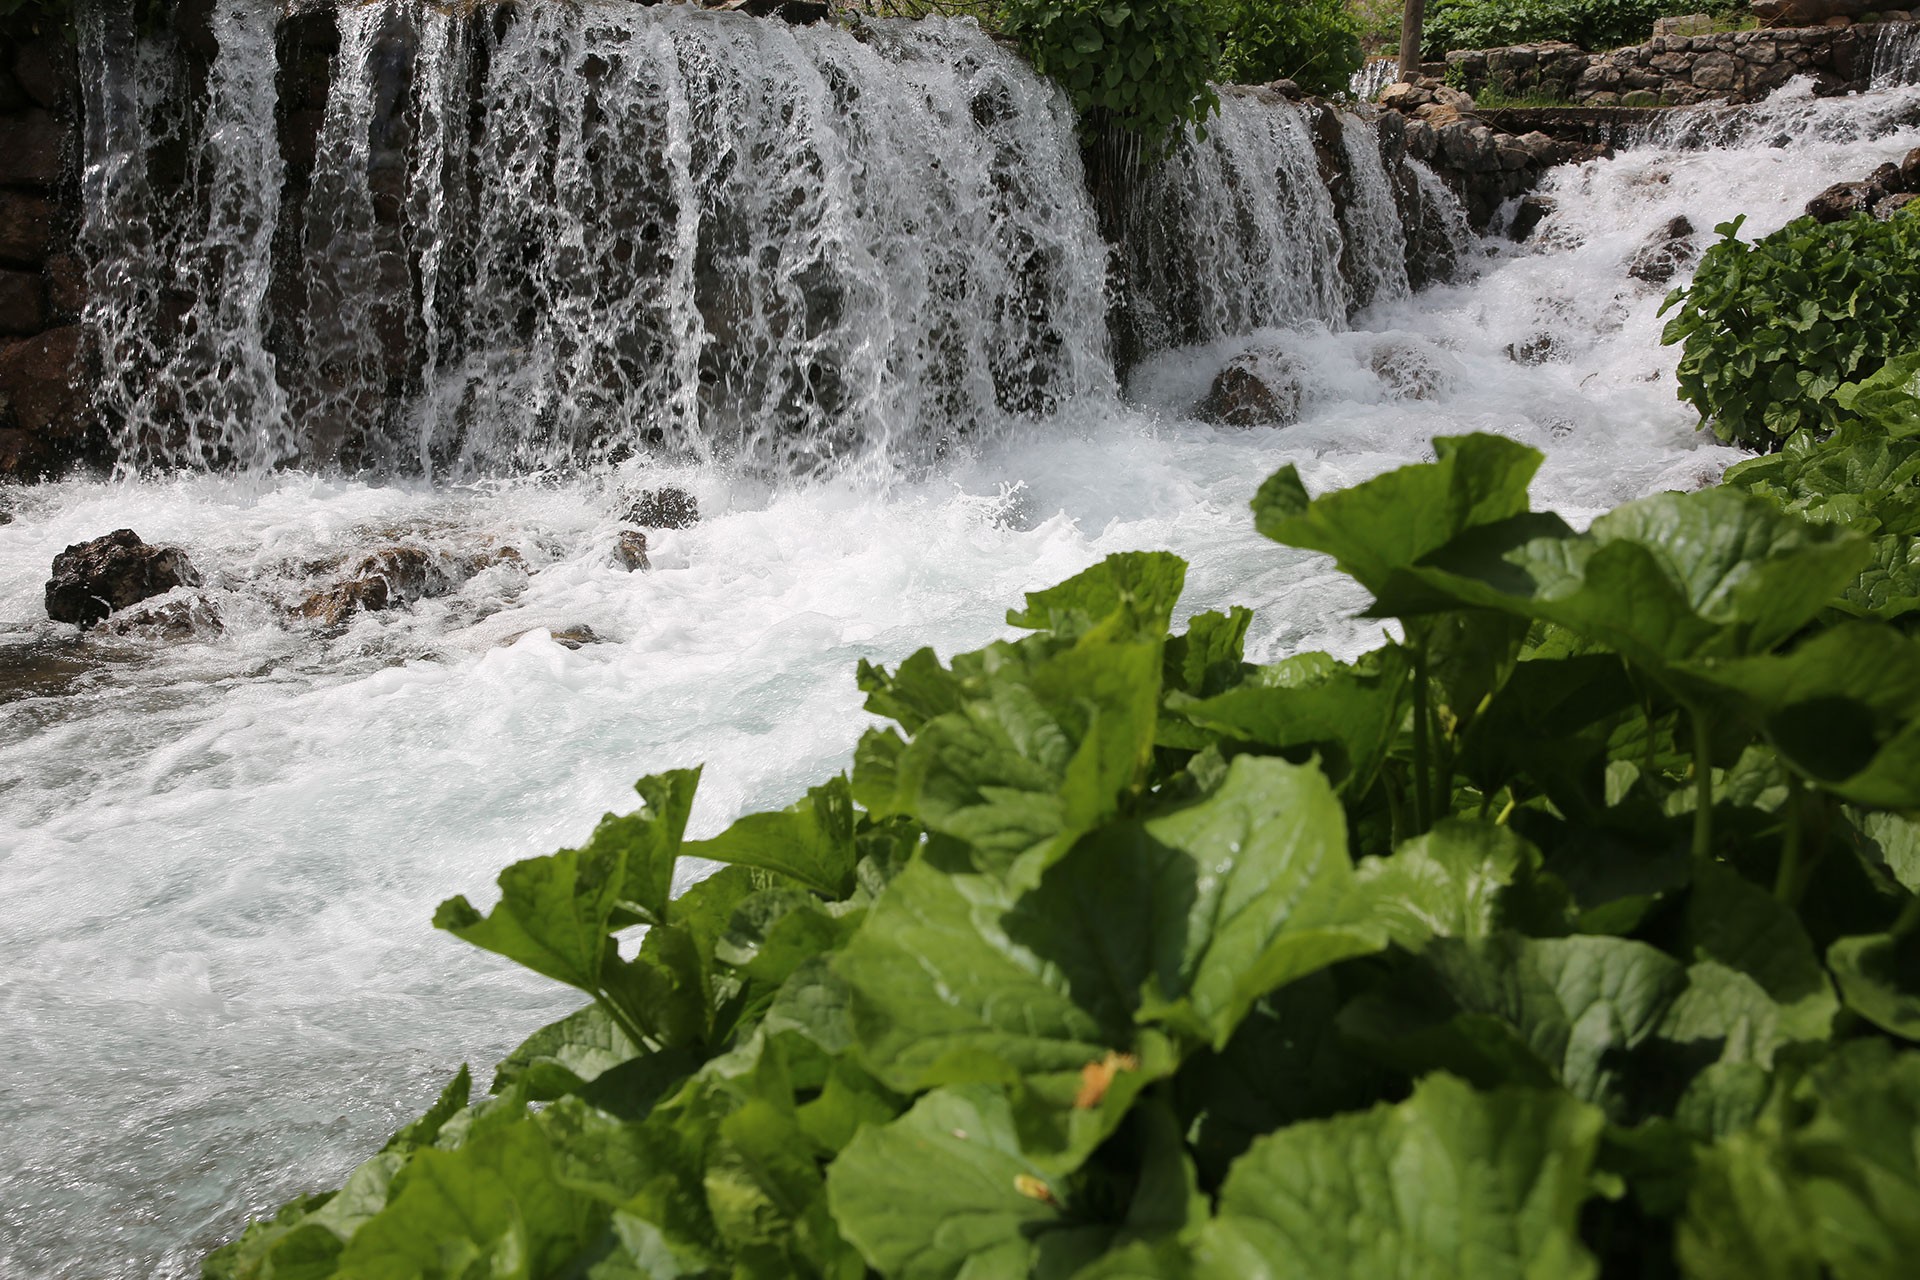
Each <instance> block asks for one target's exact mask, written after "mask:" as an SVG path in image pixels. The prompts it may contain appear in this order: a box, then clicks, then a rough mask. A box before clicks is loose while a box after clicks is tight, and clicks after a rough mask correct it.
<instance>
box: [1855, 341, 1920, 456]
mask: <svg viewBox="0 0 1920 1280" xmlns="http://www.w3.org/2000/svg"><path fill="white" fill-rule="evenodd" d="M1833 398H1834V400H1835V401H1836V402H1837V403H1838V404H1839V405H1840V407H1841V408H1842V409H1845V410H1847V412H1849V413H1851V414H1853V415H1854V416H1855V417H1857V418H1859V419H1860V420H1861V421H1863V422H1865V423H1866V424H1867V425H1868V426H1870V427H1872V428H1873V429H1874V430H1876V431H1881V432H1884V433H1886V434H1887V435H1890V436H1912V435H1920V351H1915V352H1910V353H1908V354H1907V355H1903V356H1895V357H1894V358H1893V359H1891V360H1889V361H1887V362H1886V363H1885V364H1883V365H1881V366H1880V368H1879V369H1878V370H1877V371H1876V372H1875V373H1874V374H1873V375H1872V376H1871V377H1867V378H1862V379H1861V380H1860V381H1858V382H1849V383H1845V384H1843V385H1842V386H1840V387H1837V388H1835V390H1834V393H1833Z"/></svg>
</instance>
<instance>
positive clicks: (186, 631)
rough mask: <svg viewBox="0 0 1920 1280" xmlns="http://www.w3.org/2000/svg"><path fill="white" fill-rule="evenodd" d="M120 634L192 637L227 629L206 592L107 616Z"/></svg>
mask: <svg viewBox="0 0 1920 1280" xmlns="http://www.w3.org/2000/svg"><path fill="white" fill-rule="evenodd" d="M106 629H107V630H109V631H111V632H113V633H114V634H115V635H117V636H149V637H152V638H154V639H159V640H191V639H192V638H193V637H195V636H197V635H219V634H220V633H221V632H222V631H225V630H226V625H225V624H224V623H222V622H221V621H220V613H219V611H218V610H217V609H215V608H214V607H213V602H212V601H211V600H209V599H207V598H206V597H205V596H199V595H196V596H194V597H192V598H191V599H187V600H168V601H166V602H165V603H164V604H154V605H147V606H145V607H143V608H139V609H130V610H128V611H127V612H125V613H122V614H120V615H118V616H116V617H113V618H110V619H108V620H107V623H106Z"/></svg>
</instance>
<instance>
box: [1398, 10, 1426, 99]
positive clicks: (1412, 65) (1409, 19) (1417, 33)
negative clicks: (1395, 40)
mask: <svg viewBox="0 0 1920 1280" xmlns="http://www.w3.org/2000/svg"><path fill="white" fill-rule="evenodd" d="M1426 21H1427V0H1406V7H1405V8H1404V9H1402V10H1401V11H1400V78H1401V79H1402V80H1412V79H1414V78H1415V77H1417V76H1418V75H1419V74H1420V44H1421V39H1420V37H1421V29H1422V28H1423V27H1424V26H1425V25H1426Z"/></svg>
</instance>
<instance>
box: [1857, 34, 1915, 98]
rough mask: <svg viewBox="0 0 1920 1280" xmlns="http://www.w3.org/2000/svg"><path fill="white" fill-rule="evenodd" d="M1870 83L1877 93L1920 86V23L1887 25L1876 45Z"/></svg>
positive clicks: (1875, 39)
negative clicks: (1877, 90) (1878, 90)
mask: <svg viewBox="0 0 1920 1280" xmlns="http://www.w3.org/2000/svg"><path fill="white" fill-rule="evenodd" d="M1868 83H1869V84H1871V85H1872V86H1873V87H1874V88H1876V89H1897V88H1899V87H1900V86H1901V85H1908V84H1920V23H1915V22H1898V23H1895V22H1883V23H1881V24H1880V30H1879V34H1878V35H1877V36H1876V37H1875V38H1874V42H1873V65H1872V69H1871V70H1870V72H1869V75H1868Z"/></svg>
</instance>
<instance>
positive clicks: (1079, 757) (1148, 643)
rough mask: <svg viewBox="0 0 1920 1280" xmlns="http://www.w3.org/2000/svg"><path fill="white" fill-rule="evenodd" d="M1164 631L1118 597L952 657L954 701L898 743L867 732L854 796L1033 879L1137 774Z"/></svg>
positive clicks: (1156, 693)
mask: <svg viewBox="0 0 1920 1280" xmlns="http://www.w3.org/2000/svg"><path fill="white" fill-rule="evenodd" d="M1164 641H1165V633H1164V632H1162V633H1160V634H1159V635H1153V634H1151V633H1150V632H1144V631H1143V630H1142V627H1141V623H1140V620H1139V619H1138V618H1136V617H1134V616H1133V615H1131V614H1130V613H1129V611H1128V608H1126V607H1122V608H1120V609H1119V610H1117V611H1116V612H1115V613H1113V614H1111V615H1110V616H1108V617H1107V618H1106V619H1105V620H1103V621H1101V622H1099V623H1096V624H1094V625H1092V626H1090V627H1089V628H1088V629H1086V630H1085V631H1082V632H1080V633H1078V634H1076V635H1074V636H1073V637H1072V638H1071V639H1065V638H1061V637H1059V636H1056V635H1053V634H1050V633H1048V634H1041V635H1036V636H1031V637H1028V638H1027V639H1024V640H1021V641H1018V642H1015V643H1011V644H996V645H992V646H989V647H988V648H987V649H985V650H983V651H981V652H980V653H978V654H974V655H966V657H967V658H968V660H967V661H965V662H963V661H962V660H961V659H955V663H954V670H955V673H956V674H958V673H960V672H962V671H963V670H964V671H965V673H966V674H965V675H964V677H962V678H961V679H960V680H959V687H958V688H957V689H955V690H953V691H952V692H953V695H954V698H955V700H956V701H957V704H958V705H957V706H956V707H955V709H953V710H950V711H946V712H943V713H941V714H939V715H936V716H934V717H933V718H931V719H929V720H927V721H925V722H924V723H923V724H922V725H921V726H920V728H919V729H918V730H917V731H916V732H915V734H914V736H913V739H912V741H911V742H908V743H905V744H902V743H900V741H899V740H898V739H897V738H893V737H890V736H889V735H886V734H881V733H879V732H878V731H875V732H870V733H869V734H868V735H867V738H866V739H865V740H864V741H863V742H862V744H861V750H860V751H859V753H857V755H856V757H855V766H854V791H855V794H856V795H857V796H858V797H859V799H860V800H861V801H862V803H864V804H866V805H867V807H868V808H869V809H871V810H873V811H874V813H875V814H876V815H878V816H882V817H885V816H889V815H893V814H907V815H910V816H912V817H914V818H915V819H917V820H918V821H919V822H921V823H922V824H923V825H924V826H925V827H926V828H927V829H928V830H930V831H936V832H941V833H944V834H947V835H951V836H954V837H956V838H958V839H960V840H964V841H966V842H967V843H968V844H969V845H971V846H972V847H973V849H974V850H975V851H976V853H977V856H978V857H979V858H980V860H981V862H982V865H983V866H986V867H990V868H993V869H995V870H998V871H1000V872H1002V873H1006V874H1011V875H1013V876H1014V877H1015V878H1016V879H1017V880H1019V881H1020V882H1022V883H1028V884H1031V883H1033V882H1034V881H1035V880H1037V879H1038V876H1039V873H1040V872H1041V871H1043V870H1044V869H1045V868H1046V866H1047V864H1048V863H1050V862H1051V861H1052V860H1053V859H1055V858H1057V857H1059V856H1060V855H1061V854H1063V853H1065V852H1066V850H1067V849H1068V848H1069V847H1071V846H1072V844H1073V841H1074V840H1075V839H1076V838H1078V837H1079V836H1080V835H1081V834H1082V833H1083V832H1085V831H1088V830H1090V829H1092V828H1093V827H1094V826H1096V825H1098V824H1099V823H1101V822H1103V821H1105V820H1107V819H1109V818H1111V817H1113V816H1115V815H1116V814H1117V813H1119V811H1120V806H1121V803H1122V800H1123V798H1124V797H1125V796H1126V795H1128V794H1129V793H1130V792H1131V791H1132V790H1133V789H1134V788H1135V787H1136V786H1137V785H1138V784H1139V782H1140V779H1141V775H1142V773H1143V771H1144V770H1145V768H1146V765H1147V762H1148V760H1149V758H1150V757H1151V754H1152V750H1153V735H1154V726H1155V721H1156V719H1157V716H1158V712H1159V701H1160V672H1161V649H1162V645H1163V644H1164ZM869 705H870V706H871V705H872V703H871V702H870V703H869Z"/></svg>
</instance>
